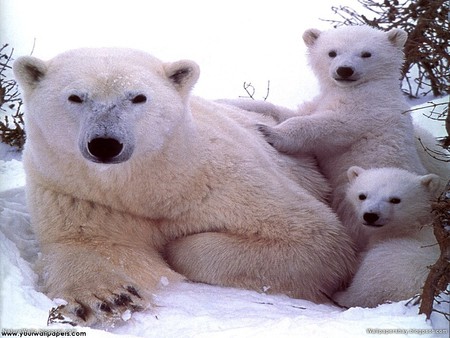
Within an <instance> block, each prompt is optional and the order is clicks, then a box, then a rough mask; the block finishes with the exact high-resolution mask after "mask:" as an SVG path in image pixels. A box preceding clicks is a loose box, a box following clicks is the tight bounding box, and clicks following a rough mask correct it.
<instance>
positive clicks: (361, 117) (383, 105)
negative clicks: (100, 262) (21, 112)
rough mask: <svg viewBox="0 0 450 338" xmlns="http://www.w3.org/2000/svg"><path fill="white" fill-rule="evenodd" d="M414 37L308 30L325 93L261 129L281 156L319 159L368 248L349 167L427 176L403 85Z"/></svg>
mask: <svg viewBox="0 0 450 338" xmlns="http://www.w3.org/2000/svg"><path fill="white" fill-rule="evenodd" d="M406 38H407V34H406V33H405V32H404V31H403V30H400V29H393V30H391V31H389V32H383V31H380V30H376V29H374V28H371V27H368V26H350V27H340V28H337V29H332V30H329V31H323V32H322V31H319V30H317V29H309V30H307V31H306V32H305V33H304V34H303V39H304V41H305V43H306V45H307V46H308V52H309V62H310V65H311V67H312V69H313V71H314V73H315V75H316V76H317V78H318V80H319V84H320V94H319V95H318V96H317V97H316V98H315V99H314V100H313V101H312V102H307V103H305V104H304V105H303V106H300V108H299V111H297V112H295V113H293V112H289V111H288V110H286V109H275V110H274V111H273V112H272V113H269V115H271V116H273V117H275V118H276V119H278V121H279V122H281V123H280V124H278V125H276V126H270V125H265V124H260V125H259V130H260V131H261V132H262V133H263V134H264V135H265V137H266V139H267V141H268V142H269V143H270V144H271V145H273V146H274V147H275V148H276V149H278V150H279V151H281V152H285V153H290V154H298V153H306V154H313V155H315V156H317V159H318V161H319V165H320V168H321V170H322V171H323V173H324V175H325V176H326V177H327V178H328V179H329V182H330V184H331V187H332V191H333V192H332V200H331V204H332V207H333V209H334V210H335V211H336V212H337V213H338V215H339V217H340V218H341V220H342V222H343V223H344V225H345V226H346V227H348V229H350V233H351V234H352V236H353V237H354V239H355V241H356V242H357V244H358V245H359V247H360V248H363V247H364V246H365V244H366V242H367V238H365V237H364V234H363V233H361V232H360V231H359V227H357V226H355V223H356V222H355V215H354V214H353V212H352V210H351V209H352V208H351V206H350V205H349V204H348V202H346V200H345V189H346V186H347V176H346V172H347V170H348V168H350V167H351V166H353V165H357V166H362V167H366V168H369V167H398V168H403V169H406V170H409V171H411V172H414V173H417V174H425V173H427V171H426V170H425V168H424V167H423V165H422V163H421V160H420V157H419V155H418V151H417V149H416V145H415V140H414V128H413V124H412V119H411V116H410V115H409V114H408V113H406V111H407V110H408V106H407V104H406V102H405V100H404V98H403V94H402V92H401V90H400V86H399V77H400V67H401V65H402V62H403V52H402V48H403V45H404V43H405V41H406ZM247 108H248V107H247ZM267 109H268V108H267V107H266V108H265V109H264V110H267ZM265 112H266V113H268V112H267V111H265ZM294 114H295V115H294Z"/></svg>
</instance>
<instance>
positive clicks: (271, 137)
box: [256, 123, 292, 153]
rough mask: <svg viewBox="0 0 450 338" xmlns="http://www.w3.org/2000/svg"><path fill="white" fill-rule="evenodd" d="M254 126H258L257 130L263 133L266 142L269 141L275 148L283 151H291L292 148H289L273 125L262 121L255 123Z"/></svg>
mask: <svg viewBox="0 0 450 338" xmlns="http://www.w3.org/2000/svg"><path fill="white" fill-rule="evenodd" d="M256 127H257V128H258V130H259V132H261V134H263V135H264V138H265V139H266V141H267V143H269V144H270V145H271V146H272V147H274V148H275V149H276V150H278V151H280V152H283V153H290V152H292V149H290V147H289V143H288V142H286V140H285V139H284V136H283V135H282V134H281V133H280V132H279V131H278V130H276V129H275V128H274V127H270V126H268V125H265V124H262V123H258V124H256Z"/></svg>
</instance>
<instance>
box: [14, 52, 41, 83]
mask: <svg viewBox="0 0 450 338" xmlns="http://www.w3.org/2000/svg"><path fill="white" fill-rule="evenodd" d="M13 72H14V76H15V78H16V80H17V82H18V83H19V85H20V86H21V87H22V88H23V89H24V90H32V89H34V88H35V87H36V86H37V84H38V83H39V82H40V81H41V80H42V79H43V78H44V76H45V74H46V73H47V64H46V63H45V62H44V61H42V60H41V59H38V58H35V57H33V56H22V57H19V58H18V59H17V60H16V61H14V64H13Z"/></svg>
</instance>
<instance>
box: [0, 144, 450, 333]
mask: <svg viewBox="0 0 450 338" xmlns="http://www.w3.org/2000/svg"><path fill="white" fill-rule="evenodd" d="M0 177H1V178H2V180H1V183H0V211H1V214H0V252H1V265H0V268H1V270H0V271H1V279H2V284H1V320H0V323H1V327H2V328H6V329H24V328H26V329H64V330H70V329H73V327H72V326H70V325H68V324H60V323H58V324H53V325H51V326H47V318H48V314H49V310H50V309H51V308H52V307H55V306H57V305H60V304H61V301H62V300H60V299H54V300H52V299H49V298H48V297H47V296H46V295H44V294H43V293H41V292H40V291H39V283H38V278H37V275H36V273H35V271H34V270H33V268H34V264H35V262H36V259H37V258H38V256H39V248H38V244H37V240H36V238H35V236H34V234H33V232H32V230H31V226H30V218H29V214H28V211H27V208H26V205H25V191H24V185H25V174H24V171H23V167H22V162H21V158H20V153H18V152H16V151H14V150H13V149H11V148H9V147H8V146H6V145H4V144H0ZM161 286H162V290H161V292H159V293H158V294H156V295H155V299H154V301H155V304H156V306H154V307H152V308H149V309H147V310H146V311H144V312H140V313H130V312H129V311H127V312H125V313H123V314H122V318H123V319H124V321H125V324H123V325H121V326H117V327H112V328H110V329H109V330H108V331H102V330H96V329H91V328H84V327H78V328H76V329H77V330H78V331H82V332H86V333H87V337H99V338H106V337H116V336H117V335H120V337H146V338H150V337H294V336H295V337H300V336H305V337H318V338H320V337H367V334H368V332H369V331H368V330H373V332H377V333H378V334H380V333H383V332H384V333H385V334H386V333H393V332H395V333H396V335H397V336H398V335H402V336H407V337H414V336H416V335H419V334H420V336H421V337H446V335H445V334H441V333H437V332H438V331H434V333H431V332H432V330H433V329H435V330H443V329H445V330H447V336H448V321H446V319H445V318H444V317H443V316H442V315H440V314H438V313H433V314H432V317H431V320H426V318H425V316H424V315H418V305H413V302H408V301H407V300H405V301H402V302H397V303H392V304H384V305H380V306H378V307H377V308H374V309H362V308H351V309H348V310H343V309H340V308H338V307H335V306H332V305H323V304H322V305H318V304H314V303H311V302H308V301H305V300H301V299H292V298H289V297H287V296H284V295H267V294H262V293H257V292H254V291H249V290H240V289H234V288H226V287H218V286H211V285H204V284H198V283H183V284H178V285H171V284H169V283H168V281H167V279H164V278H162V279H161ZM439 308H440V309H441V310H443V311H448V309H446V308H445V306H444V304H441V305H439ZM377 330H378V331H377ZM379 330H394V331H379ZM399 332H401V333H399ZM374 335H375V336H376V335H377V334H374Z"/></svg>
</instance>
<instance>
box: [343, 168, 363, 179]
mask: <svg viewBox="0 0 450 338" xmlns="http://www.w3.org/2000/svg"><path fill="white" fill-rule="evenodd" d="M363 171H364V169H363V168H361V167H357V166H353V167H350V168H348V170H347V178H348V181H349V182H350V183H351V182H353V181H354V180H355V179H356V178H357V177H358V176H359V175H361V173H362V172H363Z"/></svg>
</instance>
